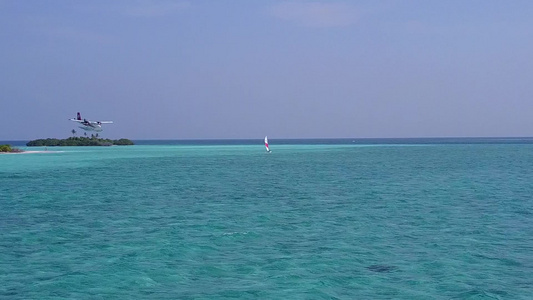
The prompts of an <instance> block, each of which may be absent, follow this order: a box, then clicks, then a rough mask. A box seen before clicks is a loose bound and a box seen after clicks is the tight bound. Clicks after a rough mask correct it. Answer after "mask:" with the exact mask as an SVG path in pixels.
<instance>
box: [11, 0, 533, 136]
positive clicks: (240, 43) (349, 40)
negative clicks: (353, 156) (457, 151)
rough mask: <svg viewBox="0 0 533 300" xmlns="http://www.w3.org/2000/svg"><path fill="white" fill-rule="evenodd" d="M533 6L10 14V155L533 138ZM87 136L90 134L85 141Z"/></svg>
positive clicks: (158, 4)
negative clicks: (143, 144)
mask: <svg viewBox="0 0 533 300" xmlns="http://www.w3.org/2000/svg"><path fill="white" fill-rule="evenodd" d="M532 15H533V1H520V0H517V1H491V0H488V1H487V0H484V1H481V0H479V1H476V0H471V1H465V0H460V1H459V0H450V1H426V0H420V1H414V0H413V1H407V0H406V1H375V0H369V1H249V0H232V1H222V0H219V1H202V0H199V1H155V0H153V1H99V0H95V1H69V0H65V1H37V0H26V1H18V0H0V70H1V71H0V120H1V121H2V126H0V140H13V139H15V140H28V139H35V138H45V137H57V138H64V137H67V136H69V135H70V131H71V130H72V129H73V128H76V127H75V126H74V125H75V124H74V123H72V122H69V121H68V119H69V118H72V117H74V116H75V114H76V112H78V111H79V112H81V113H82V116H83V117H86V118H88V119H92V120H113V121H114V122H115V123H114V124H111V125H108V126H106V128H105V130H104V132H103V133H102V136H104V137H110V138H119V137H126V138H131V139H209V138H228V139H233V138H258V139H261V138H262V137H263V136H265V135H268V136H269V137H271V138H272V139H275V138H320V137H324V138H328V137H329V138H335V137H349V138H365V137H378V138H379V137H463V136H467V137H468V136H479V137H483V136H533V97H532V96H533V84H532V82H533V60H532V59H531V57H532V56H531V55H532V54H531V53H533V31H532V30H531V28H533V18H531V16H532ZM78 131H81V130H78Z"/></svg>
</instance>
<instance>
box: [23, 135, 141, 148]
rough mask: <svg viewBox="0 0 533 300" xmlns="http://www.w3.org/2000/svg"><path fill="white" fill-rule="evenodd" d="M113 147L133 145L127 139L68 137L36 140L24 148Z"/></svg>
mask: <svg viewBox="0 0 533 300" xmlns="http://www.w3.org/2000/svg"><path fill="white" fill-rule="evenodd" d="M113 145H121V146H123V145H133V142H132V141H131V140H128V139H118V140H110V139H101V138H97V137H94V136H92V137H69V138H68V139H63V140H61V139H51V138H48V139H38V140H33V141H29V142H28V143H26V146H29V147H31V146H40V147H42V146H47V147H53V146H113Z"/></svg>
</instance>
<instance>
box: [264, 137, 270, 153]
mask: <svg viewBox="0 0 533 300" xmlns="http://www.w3.org/2000/svg"><path fill="white" fill-rule="evenodd" d="M265 148H266V150H267V152H272V151H270V148H268V137H266V136H265Z"/></svg>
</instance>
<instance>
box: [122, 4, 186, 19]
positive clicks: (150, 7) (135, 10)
mask: <svg viewBox="0 0 533 300" xmlns="http://www.w3.org/2000/svg"><path fill="white" fill-rule="evenodd" d="M127 3H128V4H127V6H126V7H125V8H124V10H123V12H124V14H126V15H129V16H133V17H147V18H149V17H160V16H164V15H169V14H173V13H175V12H177V11H181V10H183V9H186V8H188V7H189V6H190V4H189V2H184V1H164V0H138V1H131V2H127Z"/></svg>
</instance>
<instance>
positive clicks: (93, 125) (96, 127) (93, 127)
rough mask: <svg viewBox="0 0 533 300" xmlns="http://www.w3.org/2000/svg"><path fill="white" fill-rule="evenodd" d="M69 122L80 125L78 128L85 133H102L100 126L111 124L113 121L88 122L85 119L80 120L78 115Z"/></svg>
mask: <svg viewBox="0 0 533 300" xmlns="http://www.w3.org/2000/svg"><path fill="white" fill-rule="evenodd" d="M69 120H70V121H73V122H78V123H79V124H80V126H79V127H80V128H81V129H83V130H85V131H98V132H100V131H102V130H103V128H102V124H112V123H113V121H89V120H87V119H82V118H81V114H80V113H78V114H77V115H76V118H75V119H74V118H72V119H69Z"/></svg>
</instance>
